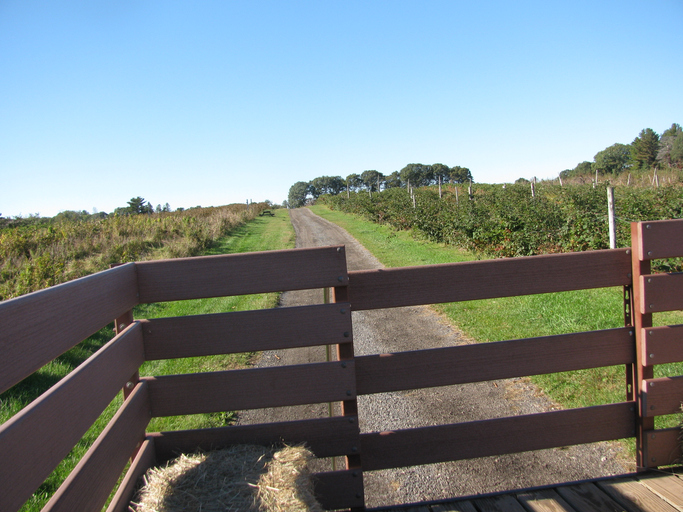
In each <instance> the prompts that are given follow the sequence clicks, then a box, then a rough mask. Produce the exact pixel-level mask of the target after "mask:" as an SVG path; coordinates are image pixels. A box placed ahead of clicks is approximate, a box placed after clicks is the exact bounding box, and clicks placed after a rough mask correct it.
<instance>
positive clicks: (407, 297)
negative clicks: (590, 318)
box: [349, 249, 631, 311]
mask: <svg viewBox="0 0 683 512" xmlns="http://www.w3.org/2000/svg"><path fill="white" fill-rule="evenodd" d="M628 252H630V251H629V250H628V249H609V250H605V251H590V252H580V253H567V254H550V255H541V256H528V257H523V258H509V259H497V260H485V261H469V262H464V263H447V264H442V265H425V266H421V267H404V268H387V269H378V270H362V271H355V272H350V273H349V291H350V298H349V302H351V304H352V305H353V309H354V311H358V310H363V309H378V308H393V307H399V306H414V305H418V304H436V303H441V302H459V301H466V300H475V299H490V298H496V297H513V296H517V295H530V294H537V293H549V292H562V291H570V290H583V289H589V288H602V287H607V286H624V285H628V284H630V283H631V278H630V273H631V258H630V256H629V254H628Z"/></svg>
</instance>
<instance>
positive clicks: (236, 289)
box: [136, 246, 348, 303]
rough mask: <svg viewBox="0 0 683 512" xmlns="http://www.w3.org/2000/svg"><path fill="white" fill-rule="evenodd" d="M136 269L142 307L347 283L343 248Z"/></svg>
mask: <svg viewBox="0 0 683 512" xmlns="http://www.w3.org/2000/svg"><path fill="white" fill-rule="evenodd" d="M136 268H137V271H138V283H139V289H140V302H143V303H146V302H163V301H169V300H184V299H198V298H202V297H221V296H226V295H246V294H251V293H266V292H279V291H285V290H305V289H310V288H326V287H331V286H338V285H340V284H346V283H348V275H347V272H346V255H345V249H344V246H336V247H315V248H312V249H288V250H283V251H266V252H253V253H243V254H225V255H220V256H203V257H198V258H177V259H172V260H156V261H143V262H141V263H137V264H136Z"/></svg>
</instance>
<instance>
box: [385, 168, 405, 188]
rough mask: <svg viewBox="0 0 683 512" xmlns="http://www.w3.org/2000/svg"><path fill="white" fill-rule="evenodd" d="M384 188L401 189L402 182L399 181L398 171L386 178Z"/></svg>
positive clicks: (399, 174)
mask: <svg viewBox="0 0 683 512" xmlns="http://www.w3.org/2000/svg"><path fill="white" fill-rule="evenodd" d="M384 186H385V187H386V188H398V187H402V186H403V182H402V181H401V173H400V172H399V171H394V172H392V173H391V174H390V175H389V176H387V177H386V180H385V182H384Z"/></svg>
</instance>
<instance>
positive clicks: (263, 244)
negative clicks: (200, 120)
mask: <svg viewBox="0 0 683 512" xmlns="http://www.w3.org/2000/svg"><path fill="white" fill-rule="evenodd" d="M274 214H275V216H274V217H270V216H265V217H256V218H255V219H254V220H252V221H250V222H248V223H246V224H244V225H242V226H239V227H238V228H236V229H233V230H232V231H231V233H230V234H229V235H228V236H225V237H223V238H220V239H217V240H216V241H215V242H214V243H212V244H211V246H210V247H209V249H208V250H207V251H206V253H205V255H216V254H227V253H240V252H250V251H265V250H277V249H290V248H293V247H294V242H295V234H294V229H293V227H292V225H291V223H290V221H289V215H288V212H287V210H283V209H280V210H274ZM278 298H279V295H278V294H276V293H268V294H258V295H245V296H235V297H219V298H211V299H197V300H188V301H178V302H164V303H154V304H142V305H139V306H137V307H136V308H135V309H134V317H135V318H138V319H141V318H159V317H169V316H185V315H199V314H208V313H220V312H228V311H241V310H250V309H263V308H270V307H274V306H276V305H277V302H278ZM113 336H114V331H113V324H111V325H109V326H107V327H105V328H104V329H102V330H101V331H99V332H98V333H96V334H95V335H93V336H91V337H90V338H88V339H86V340H84V341H83V342H82V343H80V344H79V345H77V346H76V347H74V348H73V349H71V350H70V351H68V352H66V353H65V354H63V355H62V356H60V357H58V358H57V359H55V360H54V361H52V362H51V363H49V364H48V365H46V366H45V367H43V368H42V369H41V370H39V371H38V372H36V373H35V374H33V375H32V376H30V377H28V378H27V379H25V380H24V381H22V382H21V383H19V384H18V385H16V386H14V387H13V388H12V389H10V390H8V391H6V392H5V393H3V394H2V395H0V424H1V423H4V422H5V421H7V420H8V419H9V418H11V417H12V416H13V415H14V414H16V413H17V412H19V411H20V410H21V409H22V408H24V407H25V406H26V405H28V404H29V403H30V402H32V401H33V400H34V399H35V398H37V397H38V396H40V395H41V394H42V393H43V392H44V391H46V390H47V389H48V388H49V387H50V386H52V385H53V384H55V383H56V382H58V381H59V380H60V379H62V378H63V377H65V376H66V375H67V374H68V373H70V372H71V371H72V370H73V369H74V368H76V367H77V366H78V365H79V364H81V363H82V362H83V361H85V360H86V359H87V358H88V357H90V355H92V354H93V353H94V352H96V351H97V350H98V349H99V348H100V347H102V346H103V345H104V344H105V343H107V342H108V341H109V340H110V339H111V338H113ZM253 355H254V354H230V355H218V356H207V357H201V358H184V359H174V360H167V361H149V362H147V363H145V364H144V365H143V366H142V367H141V369H140V374H141V375H170V374H175V373H194V372H201V371H217V370H224V369H229V368H238V367H244V366H246V365H247V364H248V363H249V361H250V359H251V358H252V357H253ZM121 404H122V396H121V394H120V393H119V394H118V395H117V397H116V398H115V399H114V400H113V401H112V403H111V404H110V405H109V406H108V407H107V409H106V410H105V411H104V412H103V413H102V415H101V416H100V417H99V418H98V420H97V421H96V423H95V424H94V425H93V426H92V427H91V428H90V430H88V432H87V433H86V434H85V435H84V436H83V438H82V439H81V441H79V443H78V444H77V445H76V446H75V447H74V449H73V450H72V451H71V453H70V454H69V455H68V456H67V457H66V458H65V459H64V460H63V461H62V463H61V464H60V465H59V466H58V467H57V468H56V469H55V471H54V472H53V473H52V474H51V475H50V477H49V478H48V479H47V480H46V481H45V482H44V483H43V485H42V486H41V487H40V488H39V489H38V490H37V491H36V493H35V494H34V495H33V497H32V498H31V499H30V500H29V501H28V502H26V504H25V505H24V506H23V507H22V509H21V510H22V511H25V512H29V511H30V512H34V511H35V512H37V511H40V510H41V509H42V508H43V507H44V506H45V504H46V503H47V501H48V500H49V498H50V497H51V496H52V494H54V492H55V491H56V490H57V489H58V488H59V486H60V485H61V483H62V482H63V481H64V479H65V478H66V477H67V476H68V475H69V473H70V472H71V471H72V470H73V468H74V467H75V466H76V464H77V463H78V461H79V460H80V459H81V458H82V457H83V455H84V454H85V453H86V451H87V450H88V448H89V447H90V446H91V445H92V443H93V442H94V441H95V439H96V438H97V436H98V435H99V434H100V432H102V430H103V429H104V428H105V427H106V425H107V423H108V422H109V420H110V419H111V418H112V417H113V416H114V414H115V413H116V411H117V410H118V408H119V407H120V406H121ZM233 419H234V415H233V413H230V412H221V413H212V414H198V415H192V416H178V417H170V418H156V419H154V420H153V422H152V424H150V426H149V427H148V431H153V430H176V429H192V428H208V427H216V426H222V425H226V424H229V423H230V422H231V421H233Z"/></svg>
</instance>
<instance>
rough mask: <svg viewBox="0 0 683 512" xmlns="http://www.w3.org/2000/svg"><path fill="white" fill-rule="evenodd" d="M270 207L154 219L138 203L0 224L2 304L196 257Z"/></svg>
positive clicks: (164, 213) (160, 211) (162, 211)
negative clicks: (118, 271)
mask: <svg viewBox="0 0 683 512" xmlns="http://www.w3.org/2000/svg"><path fill="white" fill-rule="evenodd" d="M268 207H269V206H268V204H267V203H255V204H251V205H248V206H247V205H246V204H232V205H227V206H220V207H211V208H201V207H196V208H190V209H187V210H182V209H180V210H176V211H174V212H171V211H170V208H168V206H165V207H163V208H162V207H160V206H159V207H157V211H154V210H153V209H152V207H151V205H149V203H148V204H147V205H145V204H144V199H142V198H140V197H138V198H133V199H131V200H130V201H129V206H128V207H126V208H117V210H116V212H115V213H113V214H111V215H107V214H104V213H99V214H92V215H91V214H88V212H62V213H60V214H59V215H57V216H55V217H53V218H39V217H29V218H25V219H23V218H19V219H2V218H0V300H5V299H9V298H12V297H17V296H19V295H23V294H25V293H29V292H33V291H36V290H40V289H41V288H45V287H47V286H53V285H56V284H59V283H63V282H66V281H70V280H72V279H76V278H78V277H83V276H85V275H88V274H92V273H94V272H99V271H100V270H104V269H107V268H109V267H110V266H111V265H115V264H120V263H127V262H130V261H140V260H145V259H161V258H178V257H185V256H196V255H198V254H202V253H203V252H204V251H206V250H207V249H208V248H209V247H210V246H211V245H212V244H213V243H214V241H215V240H217V239H219V238H221V237H224V236H226V235H227V234H228V233H230V232H231V231H232V230H234V229H235V228H237V227H238V226H240V225H242V224H244V223H245V222H247V221H249V220H252V219H254V218H255V217H256V216H258V214H259V213H260V212H261V211H263V210H264V209H266V208H268Z"/></svg>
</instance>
